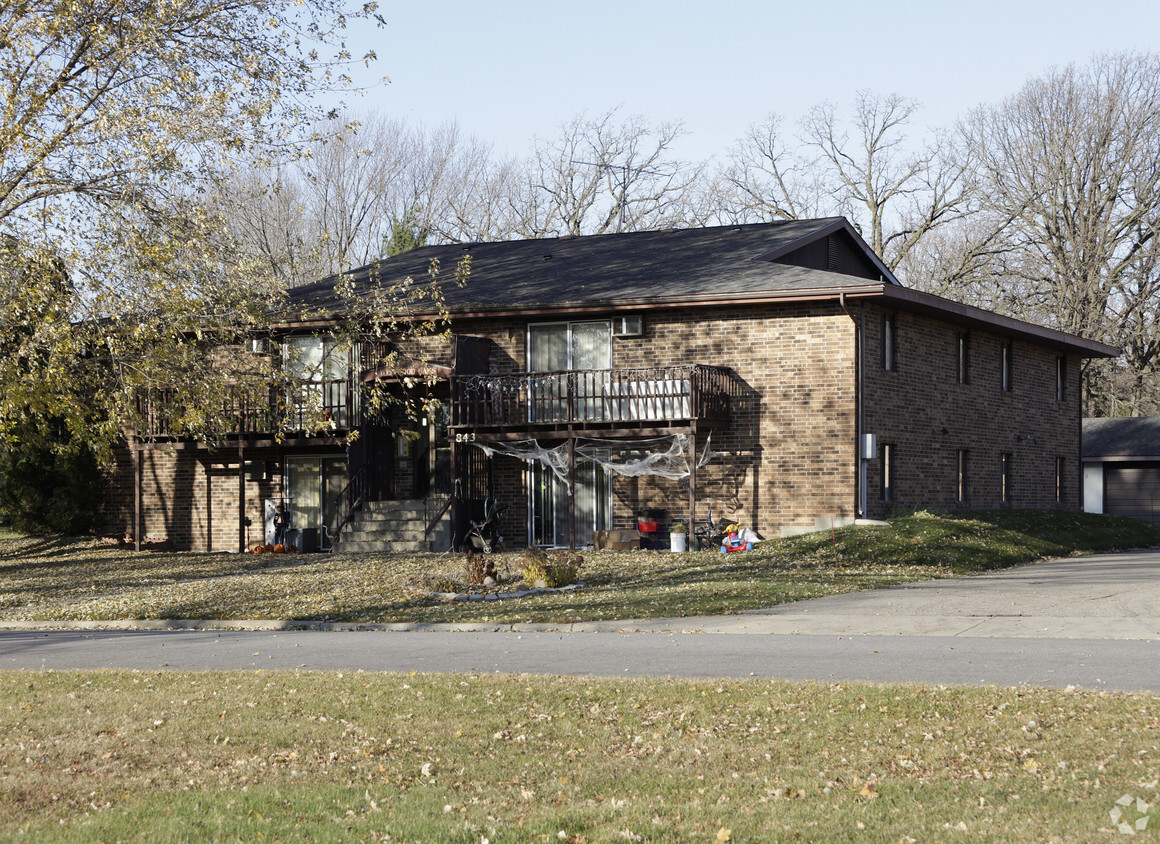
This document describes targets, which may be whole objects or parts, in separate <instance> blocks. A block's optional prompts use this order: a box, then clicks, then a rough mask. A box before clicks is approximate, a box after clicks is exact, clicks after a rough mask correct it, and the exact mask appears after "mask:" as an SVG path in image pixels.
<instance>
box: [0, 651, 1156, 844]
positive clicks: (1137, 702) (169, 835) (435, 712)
mask: <svg viewBox="0 0 1160 844" xmlns="http://www.w3.org/2000/svg"><path fill="white" fill-rule="evenodd" d="M1158 780H1160V698H1157V697H1156V696H1153V695H1140V694H1132V695H1129V694H1108V693H1103V692H1072V691H1063V690H1050V689H996V688H973V689H972V688H944V687H927V686H908V685H892V686H870V685H858V684H853V685H833V684H825V683H786V682H780V681H766V680H760V681H759V680H751V681H721V682H692V681H683V680H655V681H646V680H639V681H636V680H627V681H626V680H622V679H591V678H574V677H559V678H546V677H515V676H506V677H503V676H479V675H400V674H364V673H361V672H358V673H346V674H341V673H333V672H331V673H296V672H248V673H240V672H216V673H215V672H210V673H185V672H148V673H142V672H127V671H116V672H106V671H102V672H42V673H36V672H26V671H10V672H0V839H2V840H7V841H26V840H31V841H53V842H60V841H64V842H72V841H75V842H89V841H110V842H112V841H126V842H129V841H148V842H158V841H160V842H167V841H209V840H213V841H246V842H250V841H263V840H264V841H287V842H289V841H295V842H298V841H311V842H316V841H321V842H329V841H368V842H369V841H396V842H400V841H402V842H432V843H433V844H439V843H440V842H463V844H482V842H490V844H499V842H516V843H518V844H523V842H553V844H559V842H573V844H581V842H592V844H595V842H620V841H650V842H669V841H672V842H678V841H679V842H684V841H704V842H718V841H734V842H742V841H745V842H767V841H797V840H804V841H826V842H830V841H875V842H877V841H889V842H898V841H909V842H920V841H922V842H925V841H949V842H957V841H964V842H966V841H981V840H986V841H999V842H1004V841H1009V842H1024V841H1044V842H1048V841H1067V842H1071V841H1074V842H1090V841H1119V840H1123V838H1122V836H1121V835H1120V834H1119V833H1118V832H1117V831H1116V830H1115V829H1114V827H1113V824H1112V820H1111V812H1112V810H1113V809H1115V808H1117V803H1116V801H1117V800H1119V799H1120V798H1122V797H1123V796H1125V795H1127V796H1128V797H1130V798H1131V803H1130V805H1128V806H1125V807H1122V808H1121V811H1122V817H1124V818H1125V819H1126V820H1128V821H1130V822H1134V821H1135V820H1137V819H1144V820H1146V822H1147V823H1148V824H1149V825H1150V828H1149V829H1148V830H1147V832H1146V833H1144V834H1145V836H1147V835H1148V834H1150V835H1153V836H1155V835H1156V834H1160V833H1157V832H1155V829H1156V828H1157V825H1160V809H1153V808H1151V806H1152V805H1153V804H1156V803H1157V801H1158V799H1160V793H1158V788H1157V782H1158ZM1137 798H1138V799H1140V800H1142V801H1143V802H1144V803H1146V804H1148V806H1147V807H1146V809H1145V811H1144V812H1143V813H1141V812H1139V810H1138V808H1137V805H1136V803H1135V802H1134V801H1135V799H1137Z"/></svg>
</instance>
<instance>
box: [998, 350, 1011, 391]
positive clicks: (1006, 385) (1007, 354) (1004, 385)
mask: <svg viewBox="0 0 1160 844" xmlns="http://www.w3.org/2000/svg"><path fill="white" fill-rule="evenodd" d="M999 389H1001V390H1002V391H1003V392H1004V393H1009V392H1011V343H1009V342H1008V343H1004V344H1003V345H1002V346H1001V347H1000V349H999Z"/></svg>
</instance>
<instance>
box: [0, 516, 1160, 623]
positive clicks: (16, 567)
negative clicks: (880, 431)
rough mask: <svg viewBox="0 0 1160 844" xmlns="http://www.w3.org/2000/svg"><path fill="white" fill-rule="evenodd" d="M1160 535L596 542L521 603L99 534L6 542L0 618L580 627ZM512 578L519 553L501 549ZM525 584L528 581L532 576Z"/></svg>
mask: <svg viewBox="0 0 1160 844" xmlns="http://www.w3.org/2000/svg"><path fill="white" fill-rule="evenodd" d="M1157 545H1160V530H1158V529H1156V528H1154V527H1152V526H1151V525H1148V524H1146V523H1144V522H1142V521H1138V520H1135V519H1126V518H1118V517H1114V516H1102V515H1091V514H1086V513H1069V512H1058V511H1052V512H1043V511H1020V510H1003V511H989V512H976V513H960V514H931V513H926V512H919V513H912V514H909V515H906V516H902V517H899V518H897V519H892V520H891V521H890V523H889V524H888V525H887V526H882V527H857V528H854V527H850V528H843V529H839V530H836V531H834V532H833V533H831V532H830V531H822V532H820V533H814V534H810V535H807V536H800V537H794V538H789V539H781V540H776V541H771V542H765V543H762V544H761V545H759V546H758V548H756V549H754V550H753V551H748V552H743V553H732V554H720V553H716V552H713V551H701V552H696V553H686V554H669V553H664V552H646V551H636V552H588V553H586V554H585V562H584V566H583V568H582V569H581V572H580V576H581V579H582V580H583V582H584V583H585V588H584V589H582V590H580V591H578V592H573V593H558V594H550V595H542V596H538V597H529V598H522V599H519V600H503V601H474V602H462V601H456V602H452V601H448V600H446V599H444V598H441V597H439V596H437V595H436V594H434V593H433V592H432V590H431V589H430V588H429V585H430V584H432V583H446V582H451V583H452V584H453V585H458V587H459V588H461V589H462V590H464V591H465V592H466V591H468V590H469V587H468V586H467V585H466V582H465V580H466V578H465V569H464V564H465V558H464V556H463V555H460V554H345V555H344V554H310V555H300V556H284V555H272V554H193V553H151V552H146V553H140V554H135V553H133V552H131V551H128V550H125V549H120V548H116V547H113V546H109V545H103V544H101V543H97V542H93V541H88V540H70V539H65V538H35V537H28V538H10V539H3V538H0V619H3V620H37V619H49V620H111V621H113V620H122V619H182V618H202V619H291V620H303V621H350V622H469V621H482V622H489V623H549V624H555V623H561V624H563V623H569V622H577V621H590V620H603V619H634V618H679V617H686V616H694V615H712V614H721V613H730V612H737V611H739V610H744V609H754V608H759V607H767V606H773V605H776V604H782V603H786V602H789V601H797V600H802V599H805V598H814V597H822V596H825V595H833V594H838V593H842V592H852V591H857V590H863V589H875V588H881V587H885V586H892V585H895V584H899V583H906V582H912V581H916V580H929V579H932V578H939V577H948V576H952V575H963V574H971V573H976V572H982V571H989V570H992V569H997V568H1004V567H1008V566H1012V565H1017V564H1019V563H1024V562H1029V561H1032V560H1037V559H1041V558H1044V557H1066V556H1071V555H1075V554H1084V553H1092V552H1099V551H1109V550H1115V549H1124V548H1139V547H1150V546H1157ZM494 560H495V563H496V567H497V569H498V570H499V571H500V573H501V574H503V575H504V577H503V579H502V581H501V584H500V586H499V587H497V588H490V589H484V588H481V587H474V588H471V589H473V591H476V592H479V593H484V594H494V593H496V592H501V591H503V590H505V589H510V588H512V584H513V583H514V582H516V581H515V578H516V576H517V573H518V572H519V569H520V560H519V552H509V553H507V554H500V555H496V556H495V558H494ZM521 585H522V584H521Z"/></svg>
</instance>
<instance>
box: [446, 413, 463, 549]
mask: <svg viewBox="0 0 1160 844" xmlns="http://www.w3.org/2000/svg"><path fill="white" fill-rule="evenodd" d="M455 436H456V434H455V431H452V432H451V435H450V436H449V437H448V438H447V439H448V441H449V442H448V443H447V445H448V447H449V449H450V451H451V455H450V462H451V550H452V551H455V550H457V549H458V547H459V525H460V523H461V522H462V520H463V499H461V498H460V497H459V493H460V490H461V489H462V488H463V485H462V484H461V483H460V478H459V449H458V448H456V447H455Z"/></svg>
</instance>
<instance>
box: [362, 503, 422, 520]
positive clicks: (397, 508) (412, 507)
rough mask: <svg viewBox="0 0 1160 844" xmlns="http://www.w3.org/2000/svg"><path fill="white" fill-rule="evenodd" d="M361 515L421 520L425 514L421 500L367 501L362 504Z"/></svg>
mask: <svg viewBox="0 0 1160 844" xmlns="http://www.w3.org/2000/svg"><path fill="white" fill-rule="evenodd" d="M361 512H363V513H375V514H381V515H387V516H394V517H401V518H412V519H421V518H423V517H424V515H425V514H426V512H427V507H426V505H425V504H424V503H423V501H422V500H419V501H368V502H366V503H365V504H363V508H362V511H361Z"/></svg>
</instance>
